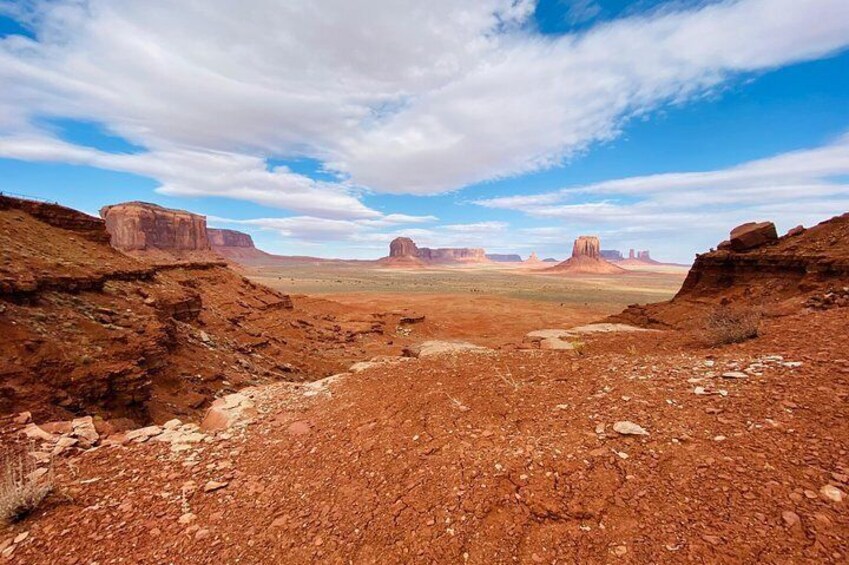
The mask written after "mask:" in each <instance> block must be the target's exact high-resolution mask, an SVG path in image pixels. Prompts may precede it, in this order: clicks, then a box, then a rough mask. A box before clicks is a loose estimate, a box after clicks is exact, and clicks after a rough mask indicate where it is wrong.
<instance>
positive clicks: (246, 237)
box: [206, 228, 256, 249]
mask: <svg viewBox="0 0 849 565" xmlns="http://www.w3.org/2000/svg"><path fill="white" fill-rule="evenodd" d="M206 233H207V237H208V238H209V244H210V245H211V246H212V248H213V249H217V248H219V247H239V248H243V249H256V247H255V246H254V240H253V238H251V236H250V234H247V233H243V232H240V231H236V230H223V229H215V228H208V229H207V230H206Z"/></svg>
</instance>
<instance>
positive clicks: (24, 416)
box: [13, 412, 32, 425]
mask: <svg viewBox="0 0 849 565" xmlns="http://www.w3.org/2000/svg"><path fill="white" fill-rule="evenodd" d="M31 420H32V414H31V413H30V412H21V413H20V414H18V415H17V416H15V419H14V420H13V421H14V422H15V423H16V424H21V425H23V424H29V423H30V421H31Z"/></svg>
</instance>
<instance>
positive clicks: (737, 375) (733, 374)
mask: <svg viewBox="0 0 849 565" xmlns="http://www.w3.org/2000/svg"><path fill="white" fill-rule="evenodd" d="M722 378H723V379H747V378H749V375H747V374H746V373H743V372H741V371H728V372H727V373H722Z"/></svg>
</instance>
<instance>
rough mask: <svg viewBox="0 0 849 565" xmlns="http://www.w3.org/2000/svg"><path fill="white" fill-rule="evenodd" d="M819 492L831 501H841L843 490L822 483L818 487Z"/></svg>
mask: <svg viewBox="0 0 849 565" xmlns="http://www.w3.org/2000/svg"><path fill="white" fill-rule="evenodd" d="M820 494H822V495H823V497H824V498H825V499H826V500H830V501H831V502H843V491H841V490H840V489H839V488H837V487H836V486H834V485H823V487H822V488H821V489H820Z"/></svg>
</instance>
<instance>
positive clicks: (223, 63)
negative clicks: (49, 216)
mask: <svg viewBox="0 0 849 565" xmlns="http://www.w3.org/2000/svg"><path fill="white" fill-rule="evenodd" d="M533 8H534V2H532V1H530V0H468V1H465V2H464V1H458V0H434V1H431V2H427V3H422V2H418V1H416V0H398V1H393V2H383V1H378V0H367V1H364V2H356V3H353V2H348V1H346V0H315V1H311V2H305V3H297V2H284V3H280V2H274V1H272V0H251V1H249V2H248V1H246V2H239V3H238V4H237V3H233V2H230V1H228V0H203V1H201V0H195V1H186V2H179V3H174V2H167V1H165V0H146V1H144V2H137V1H131V0H112V1H106V0H54V1H50V2H48V1H46V0H33V1H30V2H24V3H19V2H16V3H9V2H6V3H2V4H0V9H3V10H4V11H6V12H9V13H12V14H13V15H15V16H16V17H17V18H20V19H22V20H24V21H26V22H28V23H29V25H30V26H31V27H32V28H33V29H34V30H35V32H36V35H37V39H35V40H30V39H28V38H24V37H21V36H11V37H7V38H5V39H2V40H0V82H2V84H3V85H4V88H3V89H2V90H0V135H6V136H10V135H22V134H27V135H31V134H33V129H34V127H35V126H34V125H33V119H34V118H36V117H38V116H45V115H46V116H62V117H69V118H75V119H86V120H96V121H100V122H103V123H105V124H106V126H107V127H108V128H109V129H110V130H111V131H114V132H116V133H117V134H120V135H122V136H124V137H126V138H127V139H129V140H131V141H133V142H134V143H137V144H140V145H142V146H144V147H147V148H149V149H150V150H151V153H152V156H151V157H150V158H153V156H163V155H164V153H169V154H168V156H167V157H168V158H169V159H176V160H181V159H183V158H184V157H186V158H187V159H188V160H191V159H192V158H194V157H196V156H197V154H198V153H201V154H203V155H204V157H203V160H204V161H205V162H208V161H213V160H216V158H215V157H213V156H214V155H225V156H226V157H222V158H221V160H231V161H236V160H240V159H245V160H250V159H259V160H260V161H263V160H264V159H265V158H266V157H299V156H308V157H311V158H315V159H318V160H319V161H321V162H323V163H324V165H325V167H326V168H328V169H329V170H332V171H335V172H337V173H339V174H340V175H342V177H343V179H344V183H343V184H341V185H340V186H336V187H332V188H331V192H334V193H339V194H341V195H342V196H336V197H334V199H333V201H334V202H337V200H338V199H339V198H344V197H345V196H344V195H345V194H348V195H350V194H351V189H350V187H352V186H353V187H366V188H367V189H369V190H373V191H377V192H390V193H413V194H432V193H438V192H443V191H449V190H454V189H458V188H461V187H463V186H466V185H468V184H471V183H476V182H480V181H485V180H489V179H495V178H502V177H507V176H513V175H519V174H523V173H526V172H529V171H535V170H538V169H541V168H546V167H550V166H553V165H556V164H559V163H561V162H562V161H563V160H564V159H567V158H569V157H570V156H571V155H574V154H575V153H576V152H578V151H581V150H583V149H585V148H587V147H588V146H589V145H591V144H592V143H594V142H598V141H603V140H608V139H611V138H614V137H616V136H617V135H618V133H619V131H620V129H621V128H622V126H623V124H624V123H626V122H627V120H628V119H630V118H631V117H633V116H635V115H641V114H645V113H647V112H651V111H652V110H653V109H655V108H657V107H658V106H660V105H662V104H665V103H668V102H680V101H685V100H687V99H689V98H690V97H693V96H698V95H700V94H702V93H704V92H706V91H708V90H710V89H712V88H716V87H718V86H721V85H722V84H724V83H725V82H726V81H727V80H729V79H731V78H733V77H736V76H738V75H739V74H740V73H746V72H752V71H760V70H768V69H771V68H774V67H776V66H780V65H786V64H790V63H794V62H797V61H803V60H807V59H812V58H818V57H822V56H826V55H828V54H830V53H833V52H835V51H836V50H839V49H842V48H844V47H845V46H846V45H847V44H849V3H847V2H846V1H845V0H806V1H805V2H799V1H798V0H739V1H731V0H726V1H722V2H714V3H709V4H705V5H702V4H699V5H697V6H696V7H692V8H689V9H683V10H679V11H674V10H673V11H670V10H663V11H655V12H652V13H649V14H644V15H635V16H631V17H627V18H623V19H620V20H617V21H613V22H609V23H605V24H600V25H596V26H594V27H592V28H590V29H589V30H588V31H586V32H583V33H581V34H577V35H575V34H572V35H564V36H557V37H543V36H541V35H539V34H538V33H536V32H535V31H534V29H533V26H531V25H530V24H529V18H530V16H531V14H532V12H533ZM741 30H745V31H744V32H743V31H741ZM14 139H19V140H20V139H21V138H20V137H17V138H14ZM170 152H174V153H177V154H178V156H174V155H172V154H170ZM187 153H188V154H190V156H188V157H187ZM184 162H185V161H184ZM246 162H247V161H246ZM242 166H243V165H239V168H241V167H242ZM250 168H251V169H252V170H256V169H257V167H254V166H253V165H251V167H250ZM157 172H158V171H157ZM285 173H286V172H285V171H281V172H280V174H281V177H278V178H277V182H273V183H271V184H270V185H266V184H265V181H262V182H258V183H257V182H253V183H251V184H250V188H243V187H240V186H239V185H238V184H237V183H238V182H241V178H235V179H231V185H230V188H229V189H228V190H229V191H230V192H231V193H232V194H237V195H239V194H241V195H244V196H245V197H249V199H252V200H254V201H258V200H259V199H260V198H262V199H267V200H277V198H278V196H277V195H276V193H277V192H279V190H280V186H281V182H282V180H285V181H286V183H287V187H291V192H292V193H293V194H296V195H298V194H305V193H308V192H309V190H305V189H304V183H306V182H307V181H305V180H304V179H298V178H293V177H287V178H285V179H283V177H282V175H284V174H285ZM155 178H158V177H155ZM160 180H161V181H162V182H163V184H164V185H166V186H170V188H164V189H165V190H171V191H177V192H174V193H192V194H197V193H201V192H203V191H205V190H211V191H213V192H214V191H219V190H222V189H221V187H212V188H209V189H208V188H207V187H206V186H204V185H201V184H199V183H198V184H195V185H186V184H180V185H177V184H176V183H175V182H174V180H175V179H170V180H163V179H160ZM184 180H189V179H184ZM317 188H320V189H321V190H327V189H328V187H327V186H322V187H317ZM261 193H262V194H261ZM265 193H268V194H269V196H266V195H265ZM321 194H322V195H323V194H325V192H322V193H321ZM316 200H318V199H316ZM297 201H298V198H297V197H295V196H290V197H287V200H286V205H287V206H288V202H296V203H297ZM297 205H298V208H297V210H300V211H303V210H304V209H305V207H306V205H305V204H304V203H303V202H300V203H297ZM318 205H319V204H318V203H316V206H318ZM331 206H333V202H331ZM294 209H295V208H293V210H294ZM360 211H362V210H360ZM357 213H359V212H357Z"/></svg>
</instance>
